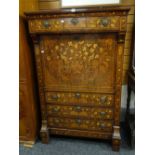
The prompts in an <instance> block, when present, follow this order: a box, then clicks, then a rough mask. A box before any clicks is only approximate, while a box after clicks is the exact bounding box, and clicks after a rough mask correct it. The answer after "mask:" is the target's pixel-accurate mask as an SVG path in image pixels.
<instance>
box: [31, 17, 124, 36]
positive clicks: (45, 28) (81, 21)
mask: <svg viewBox="0 0 155 155" xmlns="http://www.w3.org/2000/svg"><path fill="white" fill-rule="evenodd" d="M120 21H122V20H120V17H119V16H113V17H110V16H109V17H73V18H53V19H52V18H49V19H31V20H29V30H30V33H44V32H51V33H59V32H70V31H71V32H73V31H75V32H87V31H90V30H91V31H95V32H98V31H99V32H100V31H106V30H112V31H119V30H120V29H121V25H122V24H121V23H120Z"/></svg>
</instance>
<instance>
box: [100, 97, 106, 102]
mask: <svg viewBox="0 0 155 155" xmlns="http://www.w3.org/2000/svg"><path fill="white" fill-rule="evenodd" d="M106 99H107V97H106V96H102V97H101V98H100V101H101V103H102V104H104V103H105V101H106Z"/></svg>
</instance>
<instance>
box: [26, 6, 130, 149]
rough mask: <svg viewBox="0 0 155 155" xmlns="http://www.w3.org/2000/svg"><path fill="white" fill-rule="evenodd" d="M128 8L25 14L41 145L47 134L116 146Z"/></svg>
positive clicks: (117, 7)
mask: <svg viewBox="0 0 155 155" xmlns="http://www.w3.org/2000/svg"><path fill="white" fill-rule="evenodd" d="M128 11H129V8H128V7H124V6H106V7H100V8H87V9H86V8H78V9H61V10H53V11H42V12H38V11H35V12H27V13H25V15H26V17H27V20H28V26H29V33H30V35H31V37H32V40H33V43H34V52H35V58H36V68H37V75H38V84H39V94H40V103H41V113H42V127H41V131H40V135H41V139H42V142H43V143H48V141H49V134H56V135H68V136H78V137H90V138H100V139H112V146H113V150H119V145H120V140H121V137H120V102H121V84H122V64H123V50H124V40H125V32H126V24H127V22H126V21H127V14H128Z"/></svg>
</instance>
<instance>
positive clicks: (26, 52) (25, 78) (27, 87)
mask: <svg viewBox="0 0 155 155" xmlns="http://www.w3.org/2000/svg"><path fill="white" fill-rule="evenodd" d="M19 28H20V29H19V138H20V142H21V143H24V144H25V145H27V146H28V145H29V146H31V145H32V144H34V142H35V140H36V137H37V128H38V126H37V106H36V93H35V84H34V76H33V70H32V69H33V65H32V55H31V54H32V53H31V50H30V47H29V45H28V41H27V37H26V36H27V33H26V30H25V23H24V19H23V17H20V18H19Z"/></svg>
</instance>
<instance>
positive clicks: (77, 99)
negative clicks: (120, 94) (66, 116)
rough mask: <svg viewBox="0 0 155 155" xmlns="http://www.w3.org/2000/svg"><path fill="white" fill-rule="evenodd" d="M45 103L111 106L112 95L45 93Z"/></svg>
mask: <svg viewBox="0 0 155 155" xmlns="http://www.w3.org/2000/svg"><path fill="white" fill-rule="evenodd" d="M45 96H46V102H48V103H57V104H60V105H67V104H69V105H83V106H87V105H92V106H112V105H113V95H105V94H93V93H73V92H72V93H67V92H46V93H45Z"/></svg>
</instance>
